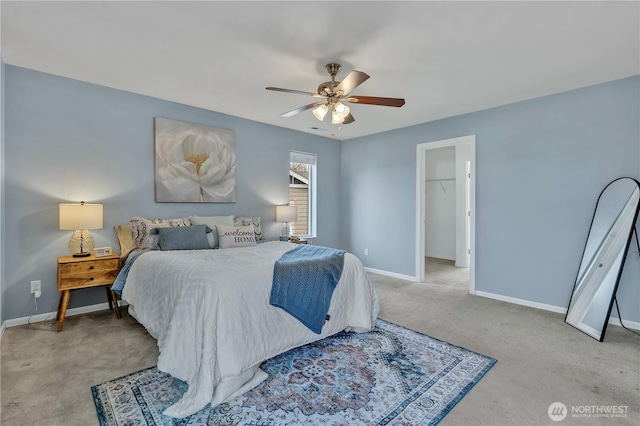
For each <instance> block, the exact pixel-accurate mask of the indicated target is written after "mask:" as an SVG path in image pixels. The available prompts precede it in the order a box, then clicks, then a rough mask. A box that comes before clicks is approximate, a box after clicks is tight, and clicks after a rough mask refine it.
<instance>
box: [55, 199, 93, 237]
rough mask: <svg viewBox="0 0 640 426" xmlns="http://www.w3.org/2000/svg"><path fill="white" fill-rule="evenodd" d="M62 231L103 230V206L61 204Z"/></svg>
mask: <svg viewBox="0 0 640 426" xmlns="http://www.w3.org/2000/svg"><path fill="white" fill-rule="evenodd" d="M59 213H60V229H61V230H63V231H75V230H86V229H102V204H86V203H84V202H82V203H80V204H60V210H59Z"/></svg>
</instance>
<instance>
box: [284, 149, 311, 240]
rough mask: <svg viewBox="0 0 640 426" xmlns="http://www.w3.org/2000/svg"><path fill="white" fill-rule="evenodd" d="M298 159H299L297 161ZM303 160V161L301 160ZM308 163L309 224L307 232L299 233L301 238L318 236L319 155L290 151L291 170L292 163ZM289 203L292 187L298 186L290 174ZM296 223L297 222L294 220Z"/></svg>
mask: <svg viewBox="0 0 640 426" xmlns="http://www.w3.org/2000/svg"><path fill="white" fill-rule="evenodd" d="M296 160H297V161H296ZM300 160H302V161H300ZM292 163H294V164H295V163H297V164H308V165H309V184H308V191H309V194H308V225H307V234H304V235H297V237H299V238H301V239H312V238H317V234H318V233H317V229H318V228H317V224H318V198H317V193H318V155H317V154H314V153H310V152H302V151H294V150H291V151H289V171H291V164H292ZM288 181H289V189H288V191H289V205H292V204H291V188H293V187H296V186H298V185H297V184H292V183H291V178H290V174H289V179H288ZM294 223H295V222H294Z"/></svg>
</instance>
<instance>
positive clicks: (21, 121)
mask: <svg viewBox="0 0 640 426" xmlns="http://www.w3.org/2000/svg"><path fill="white" fill-rule="evenodd" d="M5 77H6V92H5V96H6V109H5V116H6V129H5V131H6V138H5V145H6V146H5V149H6V158H7V159H8V160H7V161H6V165H5V167H6V170H5V171H6V188H5V189H6V193H5V196H6V199H5V201H6V204H5V209H4V215H5V221H6V230H5V235H4V242H5V251H4V256H5V262H6V265H10V267H9V268H7V270H6V271H5V286H4V289H3V295H2V298H3V299H4V300H5V310H4V311H3V319H13V318H21V317H26V316H29V315H32V314H34V313H36V312H35V311H34V307H35V305H34V303H33V299H32V297H31V294H30V292H29V290H30V288H29V282H30V281H31V280H42V298H41V299H40V300H39V303H38V312H37V313H38V314H39V313H43V312H51V311H55V310H56V309H57V306H58V291H57V288H56V257H57V256H63V255H67V254H68V250H67V243H68V240H69V238H70V236H71V233H70V232H68V231H60V230H58V210H57V209H58V204H59V203H60V202H78V201H81V200H84V201H87V202H100V203H103V204H104V229H102V230H98V231H92V234H93V235H94V238H95V240H96V246H98V247H100V246H111V247H113V248H114V249H117V247H118V245H117V240H116V237H115V233H114V231H113V226H114V225H117V224H120V223H126V222H128V221H129V219H130V218H131V217H133V216H145V217H180V216H187V215H190V214H199V215H217V214H220V215H225V214H236V215H246V216H261V217H263V218H264V219H265V221H266V224H265V232H266V233H267V237H271V238H276V237H277V236H278V235H279V232H280V227H279V226H278V224H276V223H274V220H275V207H274V206H275V205H276V204H284V203H286V202H288V197H289V196H288V184H289V172H288V169H289V150H291V149H296V150H300V151H305V152H313V153H316V154H317V155H318V197H319V198H318V205H319V210H318V238H317V240H315V241H317V243H318V244H323V245H328V246H338V245H339V244H340V235H339V229H338V228H337V227H336V226H335V224H337V223H339V214H340V213H339V211H338V209H337V208H336V206H337V205H338V203H339V193H338V192H337V191H336V188H338V187H339V184H340V181H339V180H340V142H338V141H336V140H332V139H328V138H323V137H317V136H314V135H309V134H306V133H301V132H296V131H291V130H287V129H283V128H280V127H275V126H270V125H266V124H261V123H257V122H253V121H249V120H244V119H241V118H237V117H232V116H228V115H224V114H219V113H215V112H211V111H206V110H202V109H198V108H193V107H188V106H185V105H180V104H176V103H172V102H167V101H162V100H159V99H154V98H150V97H145V96H140V95H136V94H132V93H127V92H123V91H119V90H114V89H109V88H106V87H102V86H97V85H92V84H88V83H83V82H80V81H77V80H71V79H66V78H62V77H57V76H53V75H49V74H44V73H40V72H36V71H32V70H28V69H24V68H18V67H14V66H9V65H7V66H6V68H5ZM211 96H215V94H211ZM154 117H165V118H171V119H175V120H182V121H187V122H192V123H198V124H204V125H210V126H216V127H221V128H226V129H232V130H234V131H235V136H236V142H237V152H236V155H237V177H238V189H237V200H238V202H237V203H233V204H188V203H179V204H176V203H156V202H155V200H154V164H153V161H154V124H153V118H154ZM6 247H10V248H11V249H10V250H9V249H6ZM9 302H10V303H9ZM104 302H106V295H105V293H104V290H103V289H89V290H82V291H76V292H73V293H72V295H71V301H70V305H69V306H70V307H78V306H84V305H91V304H96V303H104Z"/></svg>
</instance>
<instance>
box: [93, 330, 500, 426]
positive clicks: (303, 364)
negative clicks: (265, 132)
mask: <svg viewBox="0 0 640 426" xmlns="http://www.w3.org/2000/svg"><path fill="white" fill-rule="evenodd" d="M495 362H496V360H494V359H492V358H489V357H487V356H484V355H480V354H477V353H474V352H471V351H469V350H467V349H464V348H460V347H458V346H453V345H451V344H449V343H447V342H443V341H441V340H437V339H434V338H432V337H429V336H426V335H424V334H420V333H417V332H415V331H412V330H409V329H406V328H404V327H400V326H397V325H395V324H391V323H389V322H386V321H383V320H378V322H377V324H376V327H375V329H374V330H373V331H371V332H370V333H364V334H358V333H347V332H342V333H339V334H336V335H334V336H332V337H328V338H326V339H323V340H321V341H319V342H315V343H311V344H309V345H306V346H302V347H299V348H296V349H292V350H290V351H288V352H285V353H283V354H280V355H278V356H276V357H274V358H272V359H270V360H267V361H265V362H264V363H263V364H262V366H261V367H260V368H262V370H264V371H265V372H267V373H268V374H269V377H268V378H267V379H266V380H265V381H264V382H262V383H261V384H260V385H259V386H257V387H256V388H254V389H253V390H251V391H249V392H247V393H245V394H244V395H241V396H239V397H237V398H236V399H234V400H232V401H230V402H228V403H225V404H222V405H219V406H217V407H215V408H213V409H212V408H210V407H209V406H207V407H205V408H204V409H203V410H202V411H200V412H198V413H196V414H194V415H192V416H190V417H188V418H185V419H173V418H171V417H167V416H165V415H163V414H162V411H163V410H164V409H165V408H166V407H168V406H169V405H171V404H173V403H174V402H175V401H177V400H178V399H179V398H180V396H181V395H182V394H183V393H184V392H185V391H186V389H187V386H186V384H185V383H184V382H182V381H180V380H177V379H174V378H173V377H171V376H169V375H168V374H166V373H162V372H160V371H158V369H157V368H156V367H152V368H149V369H146V370H142V371H138V372H136V373H133V374H130V375H128V376H125V377H121V378H119V379H115V380H112V381H110V382H106V383H103V384H101V385H97V386H93V387H92V388H91V391H92V393H93V398H94V401H95V404H96V410H97V413H98V419H99V421H100V424H101V425H103V426H105V425H109V426H111V425H145V424H146V425H254V426H257V425H260V426H267V425H268V426H283V425H302V424H326V425H386V424H394V425H395V424H404V425H434V424H437V423H438V422H439V421H440V420H442V418H443V417H444V416H446V415H447V413H448V412H449V411H451V410H452V409H453V407H454V406H455V405H456V404H457V403H458V402H459V401H460V400H461V399H462V397H464V395H465V394H466V393H467V392H468V391H469V390H470V389H471V388H472V387H473V386H474V385H475V384H476V383H477V382H478V381H479V380H480V379H481V378H482V376H484V374H485V373H486V372H487V371H489V369H490V368H491V367H492V366H493V364H495Z"/></svg>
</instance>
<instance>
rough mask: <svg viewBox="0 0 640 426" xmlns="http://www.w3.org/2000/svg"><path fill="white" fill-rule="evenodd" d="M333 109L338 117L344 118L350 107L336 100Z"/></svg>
mask: <svg viewBox="0 0 640 426" xmlns="http://www.w3.org/2000/svg"><path fill="white" fill-rule="evenodd" d="M335 111H336V114H338V117H340V118H342V119H344V118H346V117H347V115H349V113H350V112H351V108H349V107H348V106H346V105H345V104H343V103H342V102H336V106H335Z"/></svg>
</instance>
